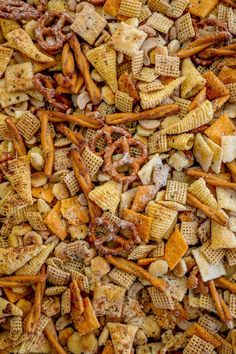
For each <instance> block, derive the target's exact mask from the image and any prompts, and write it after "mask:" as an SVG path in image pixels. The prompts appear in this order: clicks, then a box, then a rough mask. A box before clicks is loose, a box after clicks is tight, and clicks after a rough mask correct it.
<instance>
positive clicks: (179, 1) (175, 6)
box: [168, 0, 189, 18]
mask: <svg viewBox="0 0 236 354" xmlns="http://www.w3.org/2000/svg"><path fill="white" fill-rule="evenodd" d="M188 4H189V0H172V1H171V3H170V6H171V10H170V12H169V13H168V16H169V17H174V18H179V17H180V16H181V15H182V14H183V12H184V10H185V9H186V7H187V6H188Z"/></svg>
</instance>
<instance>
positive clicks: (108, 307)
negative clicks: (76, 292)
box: [92, 284, 126, 318]
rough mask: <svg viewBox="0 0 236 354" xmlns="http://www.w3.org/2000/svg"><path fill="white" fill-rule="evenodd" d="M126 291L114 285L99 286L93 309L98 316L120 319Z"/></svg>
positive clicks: (94, 296)
mask: <svg viewBox="0 0 236 354" xmlns="http://www.w3.org/2000/svg"><path fill="white" fill-rule="evenodd" d="M125 292H126V289H125V288H123V287H121V286H117V285H114V284H108V285H99V286H97V287H96V288H95V290H94V294H93V302H92V304H93V309H94V311H95V313H96V315H97V316H103V315H106V316H110V315H112V316H113V317H118V318H119V317H120V316H121V312H122V307H123V304H124V297H125ZM101 300H102V302H101Z"/></svg>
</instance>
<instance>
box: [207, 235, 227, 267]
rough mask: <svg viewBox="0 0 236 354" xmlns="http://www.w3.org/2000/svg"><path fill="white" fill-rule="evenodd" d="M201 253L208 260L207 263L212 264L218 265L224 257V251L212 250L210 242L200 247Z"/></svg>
mask: <svg viewBox="0 0 236 354" xmlns="http://www.w3.org/2000/svg"><path fill="white" fill-rule="evenodd" d="M201 252H202V253H203V254H204V256H205V257H206V258H207V259H208V261H209V262H210V263H213V264H218V263H219V262H220V261H221V260H222V259H223V258H224V255H225V251H224V250H223V249H218V250H214V249H213V248H212V247H211V241H210V240H208V241H206V242H205V243H204V244H203V245H202V247H201Z"/></svg>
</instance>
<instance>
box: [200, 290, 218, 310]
mask: <svg viewBox="0 0 236 354" xmlns="http://www.w3.org/2000/svg"><path fill="white" fill-rule="evenodd" d="M199 307H200V308H201V309H204V310H207V311H209V312H213V313H217V311H216V307H215V303H214V301H213V300H212V298H211V296H210V295H205V294H201V295H200V299H199Z"/></svg>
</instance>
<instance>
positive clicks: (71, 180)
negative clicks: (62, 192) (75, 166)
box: [63, 171, 80, 196]
mask: <svg viewBox="0 0 236 354" xmlns="http://www.w3.org/2000/svg"><path fill="white" fill-rule="evenodd" d="M63 181H64V183H65V184H66V186H67V188H68V190H69V191H70V194H71V195H72V196H74V195H76V193H78V192H79V190H80V186H79V183H78V181H77V179H76V178H75V174H74V171H71V172H69V173H68V174H67V175H66V176H65V177H64V179H63Z"/></svg>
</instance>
